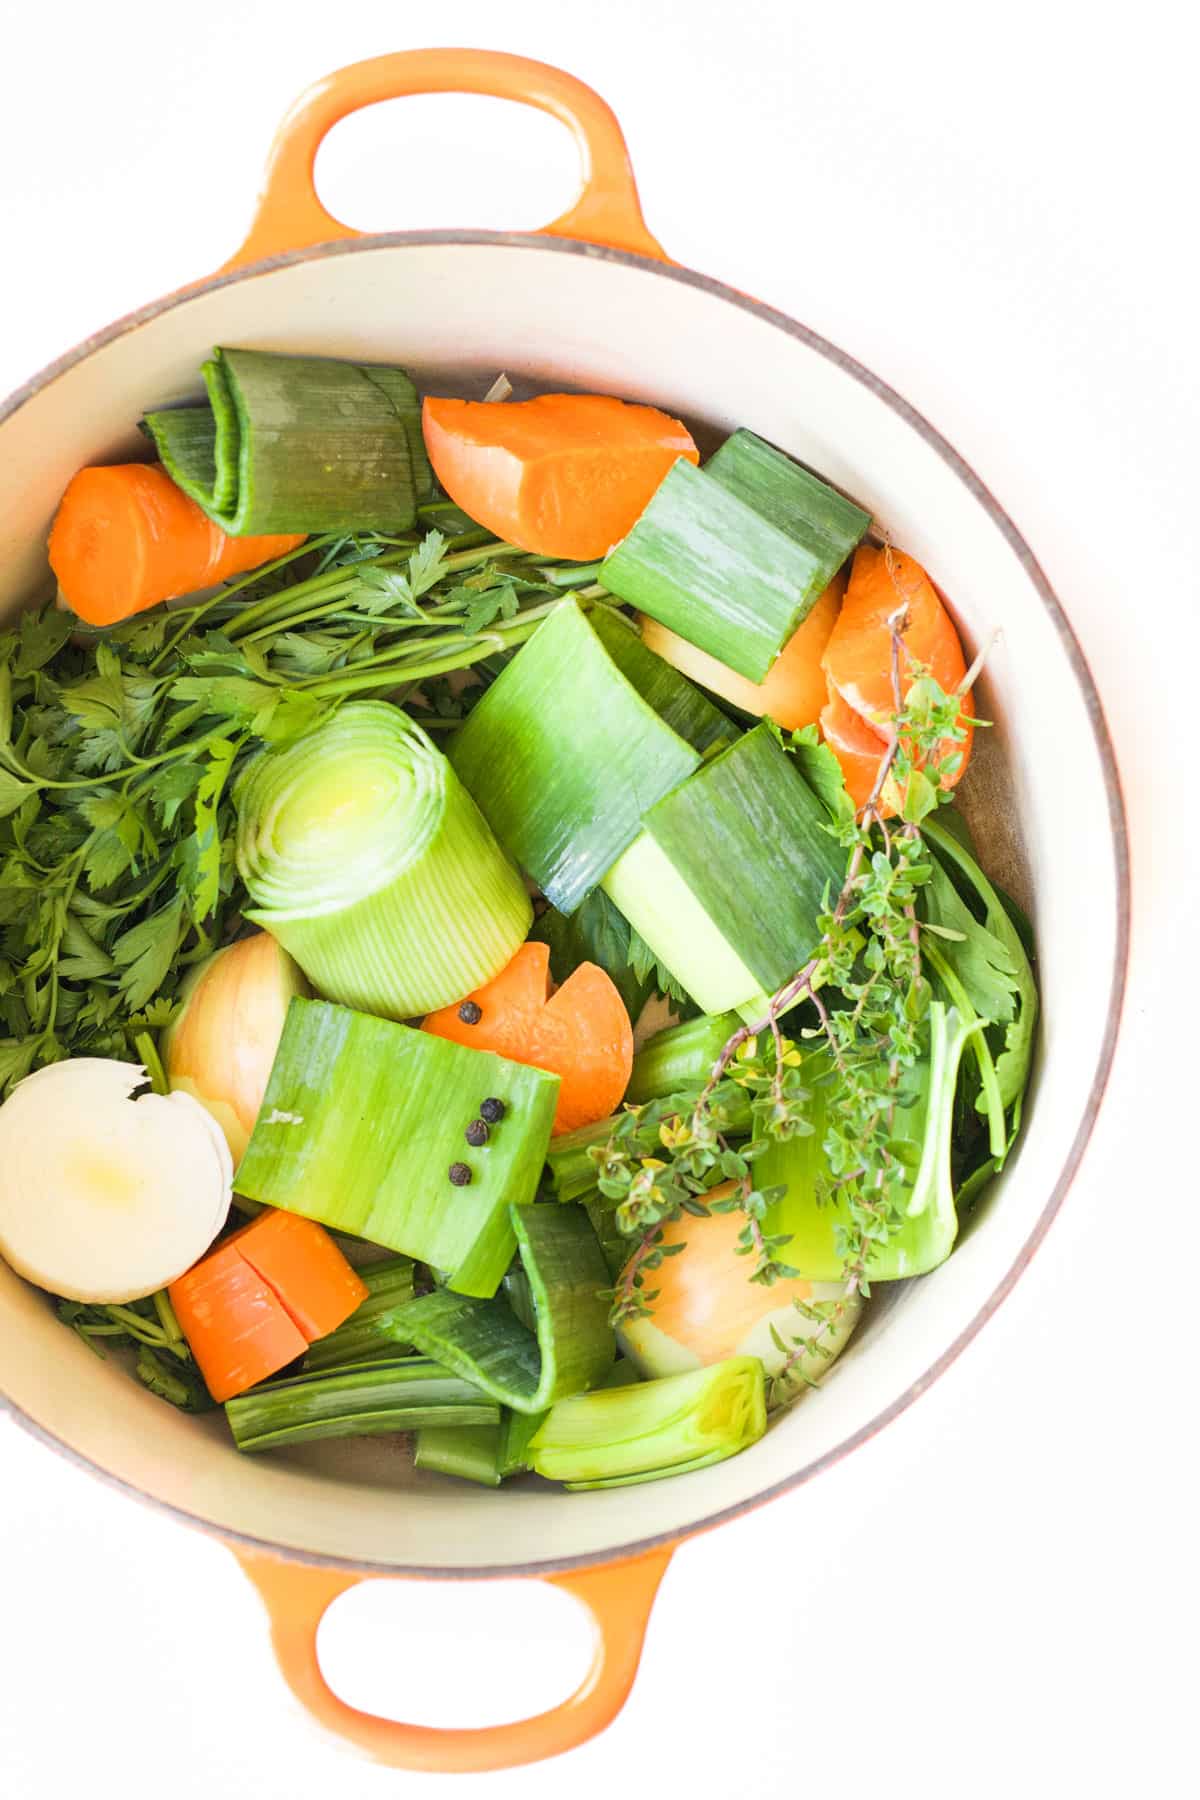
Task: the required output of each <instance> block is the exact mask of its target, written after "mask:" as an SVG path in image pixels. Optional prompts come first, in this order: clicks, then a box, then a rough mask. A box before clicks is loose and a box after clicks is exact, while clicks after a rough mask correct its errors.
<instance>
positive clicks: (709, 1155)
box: [594, 594, 977, 1406]
mask: <svg viewBox="0 0 1200 1800" xmlns="http://www.w3.org/2000/svg"><path fill="white" fill-rule="evenodd" d="M906 624H907V607H906V605H905V603H904V600H903V596H902V595H899V594H898V605H897V608H896V611H895V612H894V613H893V615H892V617H891V618H890V619H889V621H888V625H889V630H890V634H891V646H892V648H891V677H892V688H893V701H894V706H893V712H892V717H891V719H890V721H889V723H888V732H889V735H888V738H887V741H886V744H885V747H884V749H883V751H882V753H881V756H880V760H879V767H878V770H877V772H876V776H875V780H874V783H873V785H872V789H871V792H870V795H869V797H868V799H867V803H866V805H865V806H864V807H863V808H862V810H861V811H860V812H858V813H857V814H856V813H855V811H854V808H853V805H852V803H851V802H850V800H849V797H848V796H847V795H846V794H845V790H844V788H842V787H841V785H840V777H839V778H838V779H837V780H833V781H831V779H830V774H831V771H830V769H829V766H828V765H826V766H825V767H824V768H823V769H822V768H821V767H820V765H819V762H818V763H817V764H816V773H817V775H818V776H819V777H823V779H821V781H820V785H821V789H822V792H823V793H825V795H826V796H827V798H829V797H832V810H833V814H834V817H833V820H832V822H831V825H830V830H831V831H832V832H833V833H834V835H835V836H836V837H837V839H838V841H839V843H840V844H841V845H842V846H843V848H844V849H845V851H846V856H847V862H846V874H845V879H844V881H843V883H842V887H841V889H840V891H839V893H838V894H837V896H836V898H834V899H833V901H832V904H831V905H829V906H828V908H827V910H826V911H825V912H824V913H823V914H822V915H821V917H820V918H819V920H818V921H817V928H818V934H819V936H818V943H817V948H816V950H815V951H814V953H813V955H812V956H811V957H810V958H809V959H808V961H807V962H806V963H805V964H804V966H803V967H802V968H801V969H799V970H798V971H797V972H796V974H795V975H794V976H792V977H791V979H790V980H789V981H787V982H785V983H784V984H783V985H782V986H781V987H780V988H779V989H778V990H777V991H776V992H775V993H774V994H773V995H772V996H771V999H770V1001H769V1002H768V1005H767V1007H766V1009H765V1011H764V1013H763V1015H762V1016H761V1018H758V1019H755V1020H753V1021H750V1022H748V1023H747V1024H745V1025H743V1026H741V1027H740V1028H739V1030H737V1031H736V1032H734V1033H733V1034H732V1036H731V1037H730V1038H729V1039H728V1041H727V1042H726V1044H725V1045H724V1046H723V1048H722V1050H721V1052H720V1055H719V1056H718V1057H717V1059H716V1062H715V1063H714V1065H713V1067H712V1070H711V1072H710V1074H709V1076H708V1079H707V1081H706V1082H705V1084H704V1086H703V1087H702V1089H701V1090H700V1092H699V1094H698V1095H697V1097H696V1099H695V1101H694V1103H693V1104H692V1105H691V1106H690V1108H684V1107H680V1106H679V1105H678V1104H677V1103H666V1104H667V1105H668V1106H670V1105H673V1108H674V1109H673V1110H672V1111H668V1112H666V1113H664V1112H663V1111H662V1110H661V1109H662V1107H663V1105H664V1103H662V1102H659V1103H656V1106H657V1107H658V1109H659V1111H658V1112H657V1113H656V1111H655V1107H641V1108H634V1109H631V1110H630V1112H629V1113H628V1114H626V1115H625V1118H624V1119H622V1120H621V1121H619V1122H618V1124H617V1126H616V1128H615V1129H614V1132H613V1135H612V1137H611V1138H610V1139H609V1141H608V1143H607V1144H605V1145H604V1146H602V1147H600V1149H599V1150H598V1151H597V1152H595V1153H594V1154H595V1156H596V1160H597V1163H598V1170H599V1186H600V1191H601V1193H602V1194H603V1195H605V1196H606V1197H607V1198H609V1199H612V1200H615V1201H616V1202H617V1207H616V1222H617V1226H618V1229H619V1230H620V1231H621V1232H622V1233H623V1234H624V1235H626V1236H629V1237H631V1238H632V1239H634V1243H633V1248H632V1252H631V1255H630V1258H629V1260H628V1262H627V1263H626V1265H625V1268H624V1269H623V1271H622V1273H621V1275H620V1277H619V1278H618V1281H617V1283H616V1286H615V1288H614V1290H613V1306H612V1317H613V1321H614V1323H615V1324H617V1325H620V1324H623V1323H625V1322H627V1321H629V1320H631V1319H634V1318H637V1317H640V1316H644V1315H645V1314H646V1313H648V1312H649V1311H650V1310H651V1308H652V1305H653V1301H654V1299H655V1298H656V1294H655V1293H654V1292H652V1291H650V1290H649V1289H648V1287H647V1279H648V1277H649V1276H650V1275H651V1274H652V1273H653V1271H654V1270H655V1269H657V1268H659V1267H660V1266H661V1265H662V1263H663V1261H664V1259H665V1258H666V1257H667V1256H672V1255H677V1254H679V1253H680V1252H681V1251H682V1250H683V1249H684V1247H685V1246H684V1244H683V1243H682V1242H678V1241H676V1242H672V1243H669V1244H668V1243H664V1241H663V1230H664V1227H665V1225H666V1224H667V1223H669V1222H672V1221H675V1220H678V1219H679V1218H681V1217H682V1216H683V1215H685V1214H691V1215H694V1216H705V1215H706V1214H707V1213H709V1212H710V1211H728V1210H732V1209H733V1208H740V1210H741V1211H742V1212H743V1213H744V1214H745V1218H746V1223H745V1226H744V1228H743V1230H742V1232H741V1234H740V1237H739V1242H738V1246H737V1248H738V1251H739V1253H740V1254H744V1255H747V1256H748V1257H753V1259H754V1260H753V1266H752V1268H751V1270H750V1279H751V1280H753V1281H757V1282H761V1283H764V1284H766V1285H770V1284H772V1283H774V1282H775V1281H778V1280H781V1279H786V1278H787V1277H789V1276H791V1275H794V1274H795V1273H796V1271H795V1270H794V1269H792V1268H791V1267H790V1265H788V1264H787V1262H786V1261H785V1260H784V1259H783V1253H785V1252H786V1248H787V1243H788V1241H789V1240H788V1238H787V1237H786V1236H784V1235H780V1234H771V1233H769V1232H768V1231H766V1229H765V1221H766V1218H767V1215H768V1213H769V1210H770V1207H771V1206H772V1204H773V1203H774V1202H775V1201H776V1200H777V1199H779V1198H781V1197H782V1193H783V1190H782V1189H778V1188H775V1189H772V1188H768V1189H766V1190H763V1189H760V1188H759V1187H757V1186H756V1184H755V1182H754V1178H753V1163H754V1160H755V1158H756V1156H757V1155H758V1154H760V1153H761V1151H762V1150H763V1149H764V1148H765V1147H766V1144H767V1142H768V1141H769V1140H770V1139H783V1138H788V1137H792V1136H796V1135H800V1134H807V1133H809V1132H811V1130H812V1129H813V1127H812V1125H811V1123H810V1121H809V1117H808V1113H809V1101H810V1098H811V1091H810V1084H811V1082H812V1080H813V1079H814V1078H816V1079H823V1080H827V1081H830V1088H831V1093H830V1101H829V1105H828V1107H827V1114H826V1130H825V1136H824V1139H823V1143H822V1149H823V1151H824V1154H825V1157H826V1160H827V1163H828V1168H829V1191H830V1194H832V1193H833V1192H834V1191H836V1193H837V1196H838V1199H839V1202H840V1206H839V1212H840V1215H841V1218H842V1221H843V1222H842V1223H841V1224H839V1226H838V1228H837V1236H836V1242H837V1250H838V1254H839V1257H840V1259H841V1263H842V1268H843V1272H844V1284H843V1290H842V1295H841V1297H840V1299H838V1300H836V1301H834V1302H825V1303H823V1304H822V1305H821V1306H819V1307H814V1306H811V1305H809V1304H808V1303H807V1302H805V1301H800V1300H798V1301H795V1302H794V1304H795V1305H796V1308H797V1311H798V1312H799V1313H800V1314H801V1316H802V1317H803V1318H804V1319H805V1321H806V1323H807V1324H809V1325H810V1326H815V1328H816V1329H815V1330H810V1331H809V1332H808V1333H807V1335H799V1336H797V1337H796V1338H795V1339H794V1340H793V1341H792V1342H791V1343H787V1342H786V1341H785V1340H784V1339H783V1338H782V1337H781V1336H780V1335H779V1334H776V1342H777V1345H778V1348H779V1349H780V1350H781V1352H782V1353H783V1366H782V1368H781V1369H780V1371H779V1373H778V1374H777V1375H776V1376H775V1377H774V1379H773V1381H772V1392H771V1399H772V1403H773V1404H774V1405H776V1406H778V1405H782V1404H786V1403H787V1401H788V1400H789V1399H791V1398H793V1397H795V1394H796V1393H797V1392H798V1391H800V1389H801V1388H802V1386H804V1385H807V1384H810V1383H811V1380H812V1377H811V1375H810V1374H809V1373H808V1369H810V1368H811V1366H812V1359H813V1358H814V1357H816V1358H817V1359H818V1360H819V1359H821V1358H828V1357H829V1356H830V1355H831V1354H832V1351H831V1349H830V1345H829V1340H830V1339H832V1338H833V1337H834V1336H835V1335H836V1333H837V1331H838V1328H839V1326H840V1325H841V1324H842V1322H843V1320H844V1318H845V1315H846V1311H847V1308H848V1307H849V1305H850V1304H851V1302H852V1300H853V1298H854V1296H856V1295H859V1294H861V1295H863V1296H864V1297H867V1296H869V1294H870V1268H871V1262H872V1258H873V1256H874V1255H875V1253H876V1251H877V1249H878V1248H879V1246H881V1245H883V1244H886V1243H887V1242H888V1241H889V1239H890V1238H891V1237H892V1236H893V1235H894V1233H895V1232H896V1231H897V1230H898V1229H899V1228H900V1226H901V1224H902V1223H903V1219H904V1213H903V1203H904V1198H905V1191H906V1188H907V1185H908V1183H909V1181H910V1180H911V1174H912V1169H911V1151H910V1150H909V1149H908V1147H907V1146H906V1145H905V1144H904V1143H902V1142H901V1141H900V1140H898V1138H897V1136H896V1135H895V1132H894V1127H895V1119H896V1112H897V1109H898V1108H899V1107H901V1106H903V1105H904V1104H905V1103H906V1101H907V1100H909V1099H911V1097H912V1094H913V1089H914V1071H915V1069H916V1066H917V1064H918V1062H919V1060H920V1058H921V1057H922V1055H923V1054H924V1053H925V1051H926V1049H927V1029H926V1020H927V1014H928V1008H929V1002H930V997H931V989H930V984H929V982H928V980H927V978H926V976H925V974H924V970H923V966H922V953H921V934H922V930H923V927H922V925H921V923H920V921H919V920H918V917H917V910H916V900H917V895H918V892H919V890H920V888H921V886H922V885H923V884H924V883H925V882H926V881H927V880H928V879H929V877H930V874H931V864H930V858H929V852H928V850H927V848H926V846H925V843H924V840H923V838H922V835H921V821H922V820H923V819H924V818H925V817H926V816H927V815H928V814H929V813H930V812H931V811H933V810H934V809H935V808H936V807H938V806H939V805H941V804H943V803H944V802H946V801H947V800H949V798H950V795H949V793H948V791H947V790H946V788H945V787H944V786H943V781H944V780H945V779H946V778H947V777H949V776H952V775H953V774H955V773H956V772H957V770H958V768H959V766H960V764H961V759H962V752H961V750H960V748H959V746H960V745H961V744H962V742H963V741H964V739H965V737H966V730H965V728H964V727H963V725H962V724H961V723H960V710H961V705H962V695H963V693H964V692H965V691H966V687H967V686H968V685H969V683H970V682H971V681H973V679H974V677H975V674H976V672H977V670H976V669H974V668H973V669H972V670H971V671H969V673H968V676H967V677H966V678H965V680H964V682H963V684H961V686H960V687H959V688H957V689H956V690H955V691H954V692H953V693H951V694H947V693H946V692H945V691H944V690H943V689H942V688H941V686H940V685H939V683H938V682H937V681H936V680H935V679H934V677H933V676H932V675H931V674H930V673H929V672H928V671H927V670H925V669H924V668H922V667H920V666H919V665H917V664H915V663H914V662H913V661H912V660H911V658H909V656H908V652H907V649H906V647H905V644H904V637H903V633H904V630H905V627H906ZM905 676H906V677H907V689H906V691H905V680H904V677H905ZM788 747H789V748H792V749H793V750H794V751H795V752H796V753H797V755H798V756H799V757H800V759H801V761H802V763H803V764H805V765H806V766H807V769H808V771H809V772H812V770H813V766H814V759H819V758H821V757H822V756H825V757H827V756H828V754H829V753H828V752H823V751H821V750H820V749H819V747H818V746H817V744H816V739H815V734H813V733H808V734H804V733H800V734H796V736H795V737H794V738H793V739H792V740H791V741H790V742H789V744H788ZM930 769H933V771H934V772H933V774H932V775H931V774H930V773H929V772H928V771H929V770H930ZM888 813H890V814H891V815H892V818H891V821H890V822H889V819H888V817H887V816H885V815H887V814H888ZM801 1006H803V1007H805V1008H806V1012H807V1016H808V1018H810V1019H812V1020H815V1023H803V1024H802V1025H801V1026H800V1027H799V1028H798V1029H797V1028H795V1027H793V1026H792V1024H791V1021H790V1020H789V1030H790V1031H791V1032H792V1033H793V1035H791V1036H787V1035H785V1034H784V1031H783V1029H782V1027H781V1023H780V1022H781V1020H782V1019H783V1018H784V1017H785V1015H789V1014H791V1013H792V1011H793V1009H795V1008H798V1007H801ZM800 1016H801V1017H804V1015H800ZM833 1076H836V1079H835V1080H832V1079H831V1077H833ZM731 1083H733V1084H736V1085H737V1086H739V1087H741V1088H742V1089H743V1090H745V1091H747V1092H748V1093H750V1095H751V1096H752V1101H751V1111H752V1117H753V1136H752V1138H751V1141H750V1142H748V1143H743V1144H741V1145H739V1146H737V1147H733V1146H731V1145H730V1143H729V1141H728V1138H727V1136H726V1134H725V1132H724V1131H723V1129H722V1115H723V1114H724V1113H725V1111H726V1108H725V1104H724V1102H723V1100H722V1096H723V1095H725V1094H726V1093H727V1092H728V1090H729V1087H730V1084H731ZM626 1120H628V1121H629V1123H626ZM650 1137H653V1139H654V1141H653V1142H648V1141H647V1140H648V1138H650ZM726 1181H729V1182H733V1183H734V1184H735V1186H734V1189H733V1191H732V1193H730V1194H727V1195H724V1196H722V1197H721V1198H718V1199H716V1200H712V1199H710V1198H706V1196H708V1195H710V1194H711V1191H712V1190H713V1189H714V1188H715V1187H716V1186H717V1185H718V1184H719V1183H721V1182H726Z"/></svg>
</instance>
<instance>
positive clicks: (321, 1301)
mask: <svg viewBox="0 0 1200 1800" xmlns="http://www.w3.org/2000/svg"><path fill="white" fill-rule="evenodd" d="M167 1292H168V1294H169V1295H170V1299H171V1304H172V1306H173V1307H174V1308H175V1316H176V1318H177V1319H178V1320H179V1324H180V1328H181V1330H182V1331H183V1335H184V1337H185V1338H186V1339H187V1341H188V1344H189V1346H190V1348H191V1351H192V1354H193V1356H194V1357H195V1358H196V1361H197V1363H198V1364H199V1367H200V1373H201V1374H202V1375H203V1377H204V1379H205V1382H206V1383H207V1385H208V1391H209V1393H210V1394H211V1395H212V1397H213V1399H214V1400H230V1399H232V1398H233V1396H234V1395H235V1394H242V1393H245V1391H246V1389H247V1388H251V1387H254V1386H255V1384H256V1383H257V1382H260V1381H265V1380H266V1379H267V1377H268V1376H270V1375H275V1374H277V1373H278V1371H279V1370H280V1369H282V1368H284V1367H286V1365H287V1364H288V1363H290V1362H292V1361H293V1360H294V1359H295V1358H296V1357H297V1356H302V1355H303V1353H304V1351H305V1350H307V1348H308V1346H309V1344H311V1343H313V1342H315V1340H316V1339H317V1338H319V1337H324V1336H326V1334H327V1333H328V1332H330V1331H334V1330H336V1328H337V1327H338V1326H339V1325H341V1324H343V1323H344V1321H345V1320H346V1319H348V1318H349V1317H350V1314H351V1313H352V1312H354V1311H355V1310H356V1309H357V1307H358V1306H359V1305H360V1304H361V1303H362V1301H363V1300H365V1299H366V1297H367V1286H366V1283H365V1282H364V1281H362V1280H361V1279H360V1277H359V1276H358V1275H357V1274H355V1272H354V1270H353V1269H352V1268H351V1267H350V1264H349V1263H348V1262H347V1261H346V1258H345V1257H344V1256H343V1255H342V1253H341V1251H340V1250H339V1249H338V1247H337V1245H336V1244H335V1243H334V1241H333V1239H332V1238H331V1237H330V1236H329V1233H328V1232H327V1231H324V1230H323V1229H322V1228H321V1226H320V1225H316V1224H314V1223H313V1221H312V1220H311V1219H301V1218H299V1217H298V1216H296V1215H295V1214H293V1213H286V1212H274V1211H272V1212H264V1213H260V1214H259V1216H258V1218H256V1219H252V1220H251V1221H250V1223H249V1224H248V1225H243V1226H242V1228H241V1230H240V1231H235V1232H234V1233H233V1234H232V1235H231V1236H230V1237H227V1238H226V1239H225V1241H224V1242H223V1243H222V1244H221V1245H220V1246H219V1247H218V1248H217V1249H216V1250H214V1251H213V1252H212V1253H211V1255H209V1256H206V1257H203V1258H202V1259H201V1261H200V1262H198V1263H197V1264H196V1265H195V1267H194V1268H191V1269H189V1270H188V1272H187V1274H186V1275H181V1276H180V1277H179V1279H178V1280H177V1281H173V1282H172V1283H171V1285H170V1287H169V1288H168V1289H167Z"/></svg>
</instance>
